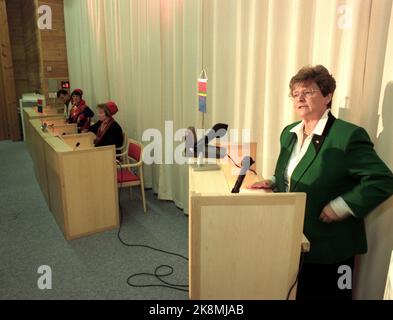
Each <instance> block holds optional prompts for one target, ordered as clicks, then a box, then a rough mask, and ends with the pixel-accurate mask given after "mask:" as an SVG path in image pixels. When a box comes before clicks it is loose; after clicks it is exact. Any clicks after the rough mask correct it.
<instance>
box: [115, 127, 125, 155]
mask: <svg viewBox="0 0 393 320" xmlns="http://www.w3.org/2000/svg"><path fill="white" fill-rule="evenodd" d="M127 143H128V141H127V133H126V132H125V131H123V144H122V145H121V147H120V148H116V150H119V151H121V152H122V153H123V152H124V151H126V148H127Z"/></svg>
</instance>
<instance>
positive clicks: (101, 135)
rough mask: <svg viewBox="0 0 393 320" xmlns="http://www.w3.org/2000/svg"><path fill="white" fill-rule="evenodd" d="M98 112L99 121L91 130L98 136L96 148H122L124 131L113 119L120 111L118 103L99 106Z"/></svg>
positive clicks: (110, 102) (95, 142)
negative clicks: (111, 146) (113, 146)
mask: <svg viewBox="0 0 393 320" xmlns="http://www.w3.org/2000/svg"><path fill="white" fill-rule="evenodd" d="M97 110H98V119H99V121H98V122H97V123H96V124H94V125H93V126H91V127H90V129H89V131H91V132H93V133H94V134H95V135H96V136H97V138H96V139H95V141H94V144H95V146H96V147H103V146H110V145H116V148H120V147H121V146H122V144H123V130H122V129H121V127H120V125H119V124H118V123H117V122H116V121H115V119H113V116H114V115H115V114H116V113H117V112H118V110H119V109H118V108H117V105H116V103H114V102H112V101H109V102H107V103H103V104H99V105H98V106H97Z"/></svg>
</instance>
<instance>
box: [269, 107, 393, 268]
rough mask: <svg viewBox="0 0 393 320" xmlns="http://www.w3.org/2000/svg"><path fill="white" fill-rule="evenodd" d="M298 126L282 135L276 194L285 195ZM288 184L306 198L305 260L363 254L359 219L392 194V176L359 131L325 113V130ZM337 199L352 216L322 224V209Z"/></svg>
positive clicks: (363, 236) (335, 259) (325, 260)
mask: <svg viewBox="0 0 393 320" xmlns="http://www.w3.org/2000/svg"><path fill="white" fill-rule="evenodd" d="M298 124H299V122H297V123H294V124H292V125H289V126H288V127H286V128H285V129H284V130H283V132H282V134H281V138H280V140H281V152H280V156H279V158H278V161H277V166H276V170H275V177H276V188H277V191H278V192H285V181H284V172H285V170H286V167H287V165H288V161H289V159H290V156H291V153H292V150H293V147H294V145H295V143H296V141H297V136H296V134H295V133H293V132H290V130H291V129H292V128H294V127H295V126H296V125H298ZM290 186H291V188H290V190H289V191H290V192H305V193H306V194H307V200H306V212H305V221H304V234H305V236H306V237H307V238H308V239H309V240H310V243H311V250H310V252H309V253H308V254H307V255H306V257H305V261H306V262H311V263H326V264H328V263H338V262H341V261H343V260H345V259H347V258H350V257H352V256H354V255H357V254H362V253H366V252H367V239H366V232H365V226H364V218H365V216H366V215H367V214H368V213H370V212H371V211H372V210H373V209H374V208H376V207H377V206H378V205H379V204H380V203H382V202H383V201H385V200H386V199H388V198H389V197H390V196H391V195H392V194H393V175H392V172H391V171H390V169H389V168H388V167H387V166H386V165H385V163H384V162H383V161H382V160H381V159H380V158H379V157H378V155H377V154H376V152H375V151H374V148H373V143H372V142H371V141H370V138H369V136H368V134H367V132H366V131H365V130H364V129H363V128H361V127H358V126H356V125H354V124H351V123H348V122H345V121H342V120H339V119H336V118H335V117H334V116H333V115H332V114H331V113H329V120H328V122H327V124H326V127H325V131H324V132H323V134H322V135H321V136H319V135H314V137H313V139H312V142H311V143H310V146H309V148H308V150H307V152H306V154H305V155H304V157H303V158H302V160H301V161H300V162H299V164H298V166H297V167H296V168H295V170H294V172H293V174H292V176H291V183H290ZM339 196H341V197H342V198H343V199H344V201H345V202H346V203H347V204H348V206H349V207H350V208H351V210H352V211H353V213H354V214H355V216H352V215H351V216H350V217H349V218H346V219H345V220H343V221H340V222H333V223H330V224H327V223H324V222H322V221H321V220H320V219H319V217H320V215H321V212H322V209H323V208H324V207H325V205H327V204H329V202H330V201H331V200H334V199H335V198H337V197H339Z"/></svg>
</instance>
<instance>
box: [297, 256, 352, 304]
mask: <svg viewBox="0 0 393 320" xmlns="http://www.w3.org/2000/svg"><path fill="white" fill-rule="evenodd" d="M354 262H355V258H354V257H352V258H350V259H348V260H345V261H342V262H340V263H335V264H313V263H304V264H303V267H302V269H301V271H300V274H299V282H298V289H297V296H296V300H343V301H345V300H352V288H351V289H340V287H339V285H338V282H339V279H340V277H343V275H344V273H339V268H340V266H349V267H350V270H351V274H352V279H351V283H353V282H352V280H353V274H354V268H353V267H354ZM345 270H347V269H345ZM341 279H342V278H341ZM340 283H341V282H340ZM346 283H347V282H346Z"/></svg>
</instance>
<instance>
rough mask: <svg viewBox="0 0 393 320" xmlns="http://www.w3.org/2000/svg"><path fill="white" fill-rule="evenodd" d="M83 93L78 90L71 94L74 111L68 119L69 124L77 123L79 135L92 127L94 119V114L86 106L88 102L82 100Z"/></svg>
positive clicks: (72, 110)
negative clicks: (92, 119)
mask: <svg viewBox="0 0 393 320" xmlns="http://www.w3.org/2000/svg"><path fill="white" fill-rule="evenodd" d="M82 97H83V91H82V90H81V89H76V90H74V91H73V92H72V94H71V99H72V105H73V107H72V109H71V111H70V116H69V118H68V123H76V124H77V126H78V133H81V132H82V131H83V130H87V129H89V127H90V121H91V118H92V117H94V112H93V111H91V109H90V108H89V107H88V106H87V105H86V101H85V100H83V99H82Z"/></svg>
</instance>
